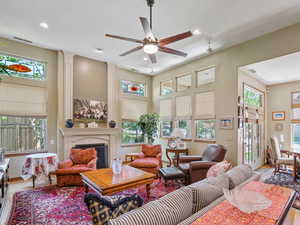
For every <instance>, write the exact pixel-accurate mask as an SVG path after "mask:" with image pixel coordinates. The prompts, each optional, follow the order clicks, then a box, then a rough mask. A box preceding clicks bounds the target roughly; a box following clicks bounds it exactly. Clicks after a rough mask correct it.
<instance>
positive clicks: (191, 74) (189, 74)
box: [176, 72, 193, 92]
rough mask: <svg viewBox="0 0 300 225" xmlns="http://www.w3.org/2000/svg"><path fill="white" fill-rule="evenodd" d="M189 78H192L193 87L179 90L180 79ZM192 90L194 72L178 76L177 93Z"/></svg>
mask: <svg viewBox="0 0 300 225" xmlns="http://www.w3.org/2000/svg"><path fill="white" fill-rule="evenodd" d="M187 76H190V77H191V86H190V87H189V88H185V89H184V90H179V89H178V83H179V82H178V79H180V78H183V77H187ZM192 88H193V72H191V73H186V74H182V75H179V76H176V92H183V91H186V90H190V89H192Z"/></svg>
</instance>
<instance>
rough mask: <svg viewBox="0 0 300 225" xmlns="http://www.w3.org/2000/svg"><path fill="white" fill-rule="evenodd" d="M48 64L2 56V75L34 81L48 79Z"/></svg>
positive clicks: (0, 70)
mask: <svg viewBox="0 0 300 225" xmlns="http://www.w3.org/2000/svg"><path fill="white" fill-rule="evenodd" d="M45 70H46V64H45V63H42V62H39V61H35V60H30V59H24V58H21V57H16V56H10V55H5V54H0V74H7V75H10V76H14V77H22V78H28V79H32V80H45V79H46V71H45Z"/></svg>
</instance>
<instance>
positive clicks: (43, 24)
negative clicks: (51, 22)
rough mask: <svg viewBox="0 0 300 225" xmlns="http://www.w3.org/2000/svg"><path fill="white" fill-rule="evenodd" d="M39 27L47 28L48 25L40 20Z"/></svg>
mask: <svg viewBox="0 0 300 225" xmlns="http://www.w3.org/2000/svg"><path fill="white" fill-rule="evenodd" d="M40 27H41V28H44V29H48V27H49V26H48V24H47V23H46V22H41V23H40Z"/></svg>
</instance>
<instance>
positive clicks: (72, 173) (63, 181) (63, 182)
mask: <svg viewBox="0 0 300 225" xmlns="http://www.w3.org/2000/svg"><path fill="white" fill-rule="evenodd" d="M96 161H97V152H96V150H95V148H88V149H71V152H70V159H69V160H66V161H63V162H60V163H59V164H58V169H57V170H56V171H55V174H56V177H57V185H58V186H60V187H62V186H77V185H82V184H83V183H82V180H81V176H80V173H82V172H86V171H89V170H95V169H96Z"/></svg>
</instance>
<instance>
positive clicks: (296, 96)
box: [292, 92, 300, 123]
mask: <svg viewBox="0 0 300 225" xmlns="http://www.w3.org/2000/svg"><path fill="white" fill-rule="evenodd" d="M292 122H293V123H299V122H300V92H294V93H292Z"/></svg>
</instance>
